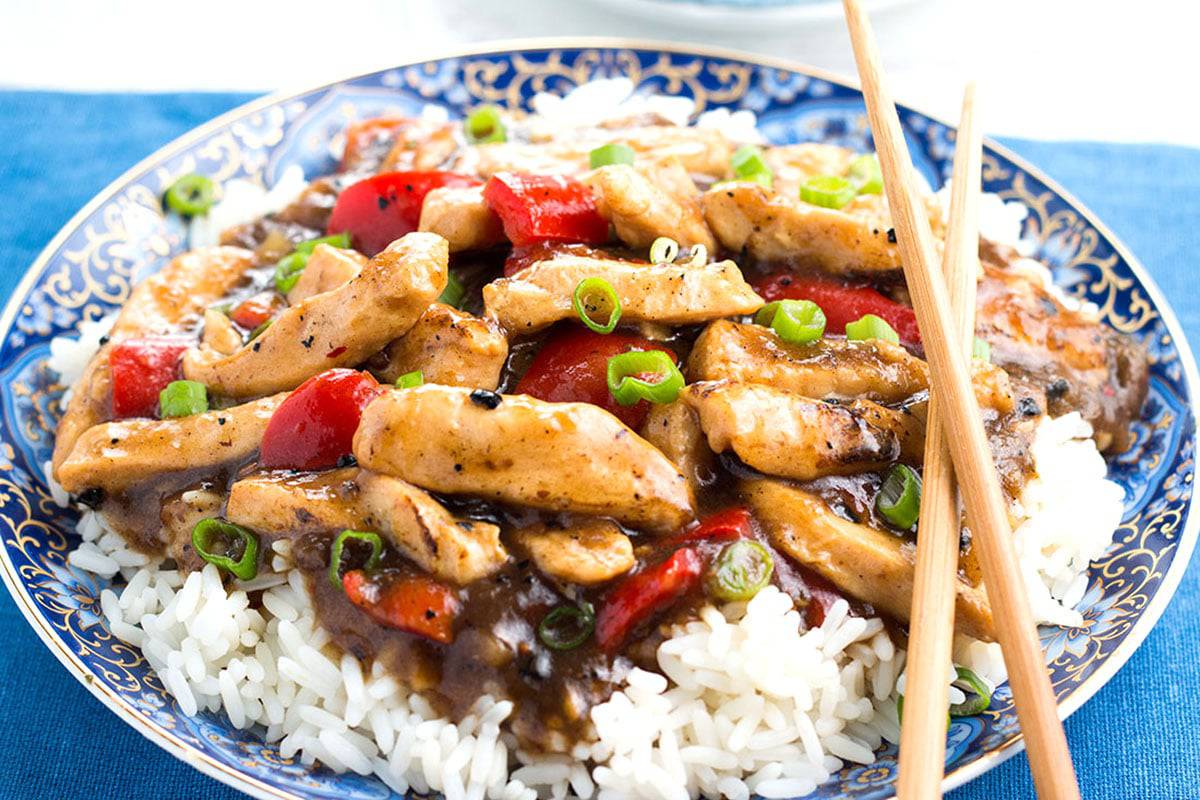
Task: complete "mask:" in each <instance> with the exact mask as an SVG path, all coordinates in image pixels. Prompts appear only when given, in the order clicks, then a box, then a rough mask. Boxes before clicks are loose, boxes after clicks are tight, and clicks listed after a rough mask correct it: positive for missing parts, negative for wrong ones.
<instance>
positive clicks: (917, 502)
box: [875, 464, 921, 531]
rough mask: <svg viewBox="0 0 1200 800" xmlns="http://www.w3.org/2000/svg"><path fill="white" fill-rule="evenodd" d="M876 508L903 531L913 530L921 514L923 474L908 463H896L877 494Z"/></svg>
mask: <svg viewBox="0 0 1200 800" xmlns="http://www.w3.org/2000/svg"><path fill="white" fill-rule="evenodd" d="M875 510H876V511H878V512H879V514H880V516H882V517H883V518H884V519H886V520H887V521H888V522H890V523H891V524H893V525H895V526H896V527H897V528H899V529H900V530H902V531H908V530H912V527H913V526H914V525H916V524H917V518H918V517H920V516H921V476H920V475H918V474H917V472H916V470H914V469H913V468H912V467H910V466H908V465H907V464H896V465H895V466H894V467H892V469H891V471H889V472H888V474H887V477H886V478H884V481H883V485H882V486H880V487H879V494H877V495H875Z"/></svg>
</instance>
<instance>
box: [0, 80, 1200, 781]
mask: <svg viewBox="0 0 1200 800" xmlns="http://www.w3.org/2000/svg"><path fill="white" fill-rule="evenodd" d="M247 99H249V98H247V97H245V96H241V95H228V94H220V95H200V94H184V95H179V94H166V95H74V94H59V93H41V92H37V93H23V92H0V296H3V297H4V298H5V299H7V297H8V295H9V293H10V292H11V291H12V289H13V287H14V286H15V285H16V283H17V281H18V280H19V278H20V276H21V275H22V274H23V273H24V271H25V268H26V267H27V266H28V264H29V263H30V262H31V261H32V260H33V259H34V257H35V256H36V255H37V253H38V252H39V251H40V250H41V248H42V247H43V246H44V245H45V244H46V242H47V241H49V239H50V238H51V237H52V236H53V235H54V233H55V232H56V231H57V230H58V229H59V227H61V226H62V225H63V224H64V223H66V221H67V220H68V219H69V218H70V217H71V215H72V214H74V213H75V211H76V210H77V209H78V208H79V207H80V206H82V205H83V204H84V203H86V202H87V201H88V200H89V199H90V198H91V197H92V196H93V195H94V194H96V192H98V191H100V189H102V188H103V187H104V186H105V185H106V184H107V183H108V182H109V181H111V180H113V179H114V178H116V177H117V176H118V175H119V174H121V173H122V172H123V171H124V170H125V169H127V168H128V167H129V166H131V165H132V164H134V163H135V162H137V161H138V160H140V159H141V158H143V157H144V156H146V155H148V154H149V153H151V152H153V151H154V150H155V149H157V148H158V147H160V146H161V145H163V144H165V143H166V142H167V141H169V140H171V139H173V138H174V137H176V136H178V135H179V134H182V133H184V132H185V131H187V130H189V129H190V128H192V127H194V126H196V125H198V124H200V123H202V122H204V121H206V120H208V119H210V118H212V117H213V116H215V115H217V114H219V113H221V112H223V111H225V110H227V109H229V108H232V107H233V106H235V105H237V104H239V103H241V102H243V101H245V100H247ZM1008 144H1009V145H1010V146H1011V147H1012V148H1013V149H1014V150H1016V151H1017V152H1018V153H1020V154H1022V155H1024V156H1026V157H1028V159H1029V160H1030V161H1031V162H1033V163H1034V164H1037V165H1038V166H1039V167H1042V168H1043V169H1044V170H1045V171H1046V172H1047V173H1049V174H1050V175H1051V176H1053V177H1054V178H1056V179H1058V181H1059V182H1061V183H1062V184H1063V185H1064V186H1066V187H1067V188H1068V189H1069V190H1070V191H1072V192H1073V193H1075V194H1076V195H1077V196H1078V197H1079V198H1080V199H1081V200H1082V201H1083V202H1084V203H1086V204H1087V205H1089V206H1090V207H1091V208H1092V209H1093V210H1095V211H1096V212H1097V214H1098V215H1099V216H1100V218H1101V219H1103V220H1104V221H1105V222H1107V223H1108V225H1110V226H1111V227H1112V229H1113V230H1114V231H1115V232H1116V233H1117V235H1118V236H1120V237H1121V238H1123V239H1124V240H1125V242H1126V243H1127V244H1128V245H1129V246H1130V247H1131V248H1132V250H1133V252H1134V253H1136V254H1137V255H1138V256H1139V257H1140V258H1141V260H1142V261H1143V262H1144V263H1145V264H1146V266H1147V267H1149V269H1150V272H1151V273H1152V274H1153V275H1154V278H1155V279H1156V280H1157V281H1158V283H1159V285H1160V286H1161V287H1162V288H1163V291H1164V292H1165V293H1166V296H1167V297H1168V298H1169V299H1170V300H1171V302H1172V303H1173V305H1174V307H1175V310H1176V311H1177V312H1178V314H1179V316H1180V319H1181V320H1182V322H1183V325H1184V327H1185V328H1186V330H1187V333H1188V336H1189V338H1190V339H1191V341H1192V342H1193V344H1196V343H1200V299H1198V298H1197V295H1196V268H1195V265H1194V261H1195V255H1196V254H1197V253H1200V150H1188V149H1183V148H1174V147H1158V146H1130V145H1105V144H1091V143H1054V144H1051V143H1044V142H1030V141H1010V142H1008ZM1198 643H1200V572H1197V571H1193V572H1192V573H1191V574H1189V575H1187V576H1185V577H1184V580H1183V585H1182V586H1181V587H1180V589H1179V592H1178V594H1177V595H1176V597H1175V599H1174V601H1173V602H1172V603H1171V605H1170V607H1169V608H1168V609H1167V611H1166V614H1165V615H1164V616H1163V618H1162V620H1161V622H1160V623H1159V625H1158V626H1157V627H1156V628H1155V629H1154V631H1153V632H1151V634H1150V636H1149V637H1148V638H1147V639H1146V642H1145V643H1144V644H1143V645H1142V647H1141V649H1140V650H1139V651H1138V652H1137V653H1136V654H1135V655H1134V656H1133V658H1132V659H1131V660H1130V661H1129V663H1128V664H1127V665H1126V666H1125V668H1124V669H1122V670H1121V672H1120V673H1119V674H1118V675H1117V676H1116V677H1115V678H1114V679H1113V680H1112V682H1110V683H1109V684H1108V685H1107V686H1106V687H1104V688H1103V689H1101V690H1100V692H1099V694H1097V695H1096V697H1095V698H1093V699H1092V700H1091V702H1089V703H1088V704H1087V705H1085V706H1084V707H1083V708H1082V709H1081V710H1080V711H1078V712H1077V713H1076V714H1075V715H1074V716H1073V717H1072V718H1071V719H1070V720H1069V721H1068V722H1067V735H1068V737H1069V739H1070V742H1071V747H1072V751H1073V753H1074V756H1075V762H1076V766H1077V769H1078V771H1079V776H1080V780H1081V782H1082V785H1083V793H1084V796H1085V797H1089V798H1113V799H1114V800H1117V799H1120V800H1125V798H1155V799H1157V798H1186V797H1200V735H1198V734H1200V703H1197V701H1196V694H1195V690H1196V680H1197V678H1198V677H1200V644H1198ZM0 732H3V734H2V735H0V764H2V765H3V766H2V767H0V769H2V772H0V798H22V800H33V799H34V798H38V799H39V800H40V799H44V800H73V799H74V798H115V797H122V798H127V800H143V799H145V800H151V799H153V800H171V799H173V798H211V799H212V800H216V799H217V798H221V799H227V798H236V797H239V796H240V795H239V794H238V793H237V792H235V791H234V790H232V789H229V788H227V787H225V786H222V785H221V784H218V783H217V782H216V781H213V780H211V779H209V778H207V777H205V776H203V775H201V774H200V773H199V772H196V771H194V770H192V769H191V768H190V767H187V766H185V765H184V764H183V763H182V762H180V761H177V760H175V759H173V758H171V757H170V756H168V755H167V754H166V753H165V752H163V751H162V750H159V749H158V748H157V747H155V746H154V745H152V744H150V743H149V742H147V741H146V740H144V739H143V738H142V737H141V736H140V735H139V734H137V733H135V732H134V731H133V730H132V729H130V728H128V727H126V726H125V725H124V724H122V723H121V722H120V721H119V720H118V719H117V717H116V716H115V715H113V714H112V713H110V712H109V711H108V710H106V709H105V708H103V707H102V706H101V705H100V703H99V702H97V701H96V700H95V699H93V698H92V697H91V696H90V695H89V694H88V693H87V692H86V691H85V690H84V689H83V687H82V686H80V685H79V684H78V683H76V681H75V679H74V678H72V677H70V676H69V675H68V674H67V672H66V671H65V670H64V669H63V668H62V667H61V666H59V664H58V663H57V662H56V661H55V659H54V657H53V656H51V655H50V653H49V652H48V651H47V650H46V649H45V648H44V647H43V646H42V644H41V642H40V641H39V640H38V638H37V637H36V636H35V635H34V633H33V632H32V631H31V630H30V629H29V627H28V626H27V625H26V624H25V621H24V619H23V618H22V617H21V615H20V613H19V612H18V611H17V609H16V608H15V607H14V606H13V604H12V603H11V602H10V601H9V598H8V597H7V595H5V597H4V599H2V600H0ZM1032 796H1033V787H1032V783H1031V782H1030V779H1029V774H1028V765H1027V762H1026V760H1025V757H1024V755H1019V756H1017V757H1015V758H1013V759H1011V760H1010V761H1008V762H1007V763H1005V764H1003V765H1002V766H1000V767H998V768H997V769H995V770H993V771H992V772H990V773H988V774H987V775H985V776H984V777H982V778H980V779H978V780H977V781H975V782H973V783H972V784H970V785H969V786H967V787H965V788H963V789H959V790H958V791H956V792H954V793H953V794H952V795H951V797H952V798H953V799H954V800H984V799H985V798H986V800H1008V799H1009V798H1026V797H1032Z"/></svg>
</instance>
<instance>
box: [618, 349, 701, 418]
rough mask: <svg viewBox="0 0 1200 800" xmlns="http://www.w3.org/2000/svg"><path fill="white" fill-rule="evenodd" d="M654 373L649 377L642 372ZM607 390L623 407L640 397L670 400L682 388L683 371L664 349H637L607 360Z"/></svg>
mask: <svg viewBox="0 0 1200 800" xmlns="http://www.w3.org/2000/svg"><path fill="white" fill-rule="evenodd" d="M647 374H649V375H652V376H654V377H655V378H656V380H646V379H644V378H640V377H638V376H639V375H647ZM607 377H608V391H609V392H610V393H611V394H612V396H613V397H614V398H615V399H616V401H617V402H618V403H620V404H621V405H623V406H631V405H633V404H634V403H636V402H638V401H639V400H649V401H650V402H651V403H660V404H661V403H671V402H674V400H675V398H676V397H678V396H679V391H680V390H681V389H683V373H682V372H680V371H679V367H677V366H675V359H673V358H671V356H670V355H668V354H667V353H664V352H663V351H662V350H635V351H633V352H629V353H621V354H620V355H616V356H613V357H612V358H610V359H609V360H608V375H607Z"/></svg>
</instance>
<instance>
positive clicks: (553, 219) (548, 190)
mask: <svg viewBox="0 0 1200 800" xmlns="http://www.w3.org/2000/svg"><path fill="white" fill-rule="evenodd" d="M483 199H484V200H485V201H487V204H488V206H489V207H490V208H491V209H492V210H493V211H495V212H496V214H497V215H498V216H499V217H500V221H501V222H502V223H504V235H505V236H507V237H508V240H509V241H510V242H512V243H513V246H515V247H525V246H528V245H532V244H539V243H541V242H585V243H588V244H598V243H600V242H606V241H608V220H606V219H605V218H604V217H602V216H600V212H599V211H597V210H596V200H595V198H593V197H592V190H591V189H589V188H588V187H586V186H584V185H583V184H582V183H580V182H579V181H577V180H575V179H574V178H567V177H565V176H562V175H526V174H523V173H522V174H518V173H514V172H498V173H496V174H495V175H493V176H492V177H491V178H489V179H488V182H487V185H486V186H484V187H483Z"/></svg>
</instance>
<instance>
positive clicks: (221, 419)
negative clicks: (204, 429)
mask: <svg viewBox="0 0 1200 800" xmlns="http://www.w3.org/2000/svg"><path fill="white" fill-rule="evenodd" d="M217 424H218V425H224V424H225V418H224V417H217Z"/></svg>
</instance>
